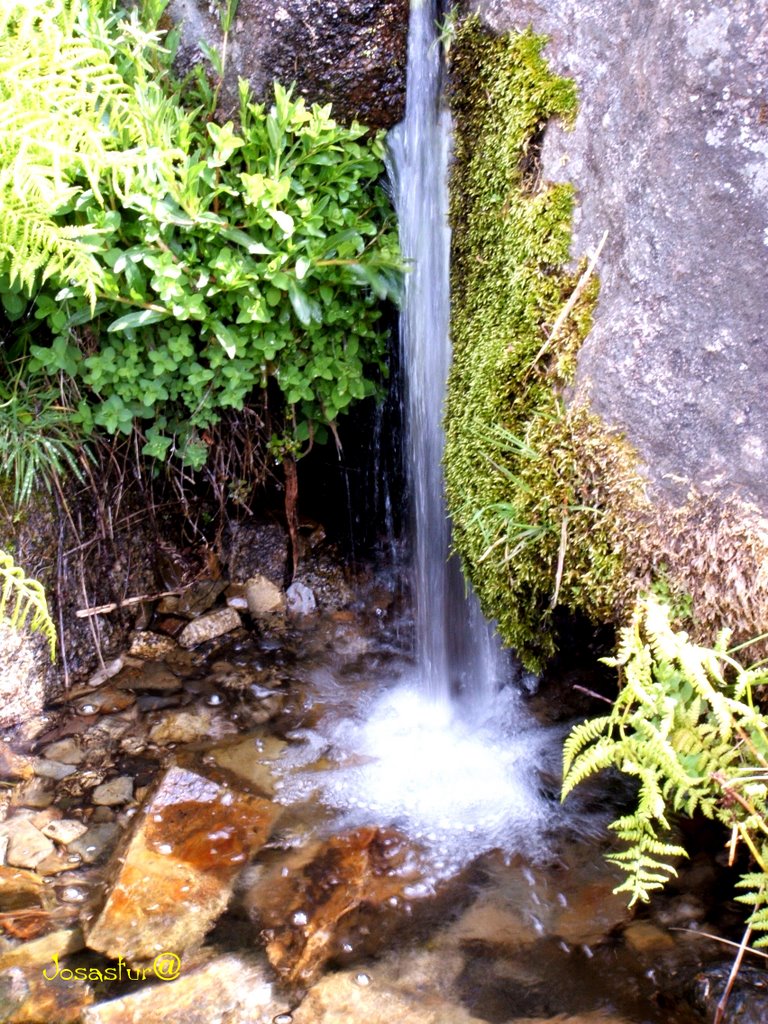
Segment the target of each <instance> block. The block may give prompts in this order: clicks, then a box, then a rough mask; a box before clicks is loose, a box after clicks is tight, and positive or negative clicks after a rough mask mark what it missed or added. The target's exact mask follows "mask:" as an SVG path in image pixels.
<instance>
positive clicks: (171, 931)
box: [81, 767, 281, 963]
mask: <svg viewBox="0 0 768 1024" xmlns="http://www.w3.org/2000/svg"><path fill="white" fill-rule="evenodd" d="M280 812H281V808H279V807H277V806H276V805H275V804H272V803H271V802H270V801H269V800H265V799H263V798H262V797H259V796H255V795H253V794H251V793H248V792H245V791H244V790H239V789H236V788H232V787H231V786H229V785H227V784H226V783H224V782H222V781H218V780H217V779H216V778H214V777H206V776H203V775H201V774H198V773H197V772H195V771H191V770H189V769H186V768H180V767H172V768H170V769H169V770H168V771H167V772H166V774H165V775H164V776H163V778H162V780H161V782H160V784H159V785H158V787H157V788H156V789H155V790H154V792H153V793H152V795H151V796H150V798H149V800H148V802H147V803H146V805H145V807H144V810H143V812H142V813H141V814H140V815H139V816H138V820H137V822H136V824H135V826H134V827H133V829H132V830H131V833H130V834H129V836H128V837H127V839H126V840H125V841H124V843H123V844H121V846H120V848H118V850H117V851H116V852H115V855H114V857H113V859H112V865H111V866H112V881H111V885H110V887H109V889H108V895H107V899H106V901H105V903H104V906H103V908H102V909H101V911H100V913H99V914H98V915H97V917H96V918H95V920H94V921H92V922H91V923H90V925H87V926H86V941H87V944H88V946H89V947H90V948H91V949H94V950H97V951H98V952H101V953H105V954H106V955H107V956H110V957H113V958H117V957H119V956H122V957H123V958H124V959H125V960H127V961H129V962H132V963H133V962H145V961H149V960H152V959H153V958H154V957H155V956H156V955H157V954H158V953H161V952H170V953H175V954H177V955H179V956H181V955H182V954H183V953H184V952H185V951H187V950H190V949H194V948H195V947H197V946H198V945H199V944H200V943H201V942H202V940H203V936H204V935H205V934H206V932H207V931H208V930H209V928H210V927H211V925H212V924H213V923H214V922H215V921H216V919H217V918H218V917H219V915H220V914H221V913H222V912H223V911H224V909H225V908H226V906H227V903H228V901H229V897H230V894H231V891H232V886H233V884H234V880H235V877H236V875H237V874H238V873H239V871H240V870H241V868H242V867H243V866H244V865H245V863H246V862H247V861H248V859H249V858H250V857H251V856H252V855H253V854H255V853H256V851H257V850H259V849H260V848H261V846H262V845H263V844H264V842H265V841H266V839H267V837H268V836H269V833H270V831H271V829H272V825H273V823H274V821H275V820H276V818H277V816H278V815H279V814H280ZM81 841H82V840H81Z"/></svg>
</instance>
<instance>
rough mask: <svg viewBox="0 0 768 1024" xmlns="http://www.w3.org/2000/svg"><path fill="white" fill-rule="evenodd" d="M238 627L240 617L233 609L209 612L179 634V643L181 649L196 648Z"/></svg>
mask: <svg viewBox="0 0 768 1024" xmlns="http://www.w3.org/2000/svg"><path fill="white" fill-rule="evenodd" d="M239 627H240V616H239V615H238V613H237V612H236V611H235V609H234V608H220V609H219V610H218V611H215V612H209V613H208V614H207V615H203V616H202V617H201V618H199V619H195V621H194V622H190V624H189V625H188V626H185V627H184V629H183V630H182V631H181V633H180V634H179V643H180V644H181V646H182V647H187V648H189V647H196V646H197V645H198V644H202V643H205V642H206V641H207V640H213V639H215V638H216V637H218V636H224V634H225V633H231V632H232V630H234V629H238V628H239Z"/></svg>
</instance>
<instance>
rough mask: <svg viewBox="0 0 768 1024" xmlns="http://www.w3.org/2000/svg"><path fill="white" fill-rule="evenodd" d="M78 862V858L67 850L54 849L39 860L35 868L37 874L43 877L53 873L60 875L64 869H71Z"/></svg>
mask: <svg viewBox="0 0 768 1024" xmlns="http://www.w3.org/2000/svg"><path fill="white" fill-rule="evenodd" d="M79 863H80V858H79V857H78V856H76V855H75V854H74V853H70V852H69V851H68V850H56V852H55V853H52V854H51V855H50V856H48V857H46V858H45V859H44V860H41V861H40V863H39V864H38V865H37V867H36V868H35V871H36V872H37V873H38V875H42V876H43V878H50V877H51V876H53V875H61V874H63V873H64V872H65V871H71V870H72V869H73V868H76V867H77V865H78V864H79Z"/></svg>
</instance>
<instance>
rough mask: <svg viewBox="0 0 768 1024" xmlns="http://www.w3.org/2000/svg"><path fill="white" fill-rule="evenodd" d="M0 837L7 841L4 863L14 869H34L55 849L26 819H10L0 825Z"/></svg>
mask: <svg viewBox="0 0 768 1024" xmlns="http://www.w3.org/2000/svg"><path fill="white" fill-rule="evenodd" d="M0 836H5V837H7V839H8V849H7V850H6V854H5V860H6V863H7V864H9V865H10V866H11V867H14V868H33V869H34V868H36V867H37V865H38V864H39V863H40V861H41V860H44V859H45V858H46V857H48V856H50V854H52V853H53V852H54V850H55V849H56V847H55V846H54V845H53V843H52V842H51V840H50V839H47V838H46V837H45V836H44V835H43V833H42V832H41V831H40V829H38V828H35V826H34V825H33V824H32V823H31V822H30V821H28V820H27V819H26V818H11V819H10V820H9V821H5V822H3V824H2V825H0Z"/></svg>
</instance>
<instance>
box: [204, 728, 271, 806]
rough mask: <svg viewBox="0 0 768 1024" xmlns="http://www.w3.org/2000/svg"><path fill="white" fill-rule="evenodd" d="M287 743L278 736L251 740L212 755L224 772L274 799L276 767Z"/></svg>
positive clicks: (217, 750)
mask: <svg viewBox="0 0 768 1024" xmlns="http://www.w3.org/2000/svg"><path fill="white" fill-rule="evenodd" d="M286 745H287V744H286V743H285V741H284V740H280V739H278V738H277V737H276V736H249V737H248V738H247V739H245V740H240V741H239V742H237V743H228V744H226V745H225V746H220V747H214V748H212V749H211V750H209V751H208V756H209V757H211V758H212V759H213V760H214V761H215V763H216V764H217V765H218V766H219V767H220V768H226V769H227V771H230V772H232V773H233V774H234V775H236V776H237V777H238V778H240V779H242V780H243V781H244V782H247V783H248V784H249V785H251V786H254V787H255V788H256V789H257V790H259V791H260V792H261V793H264V794H265V795H266V796H270V797H271V796H274V793H275V778H274V765H275V762H277V761H279V760H280V756H281V754H282V753H283V751H284V750H285V747H286Z"/></svg>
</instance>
